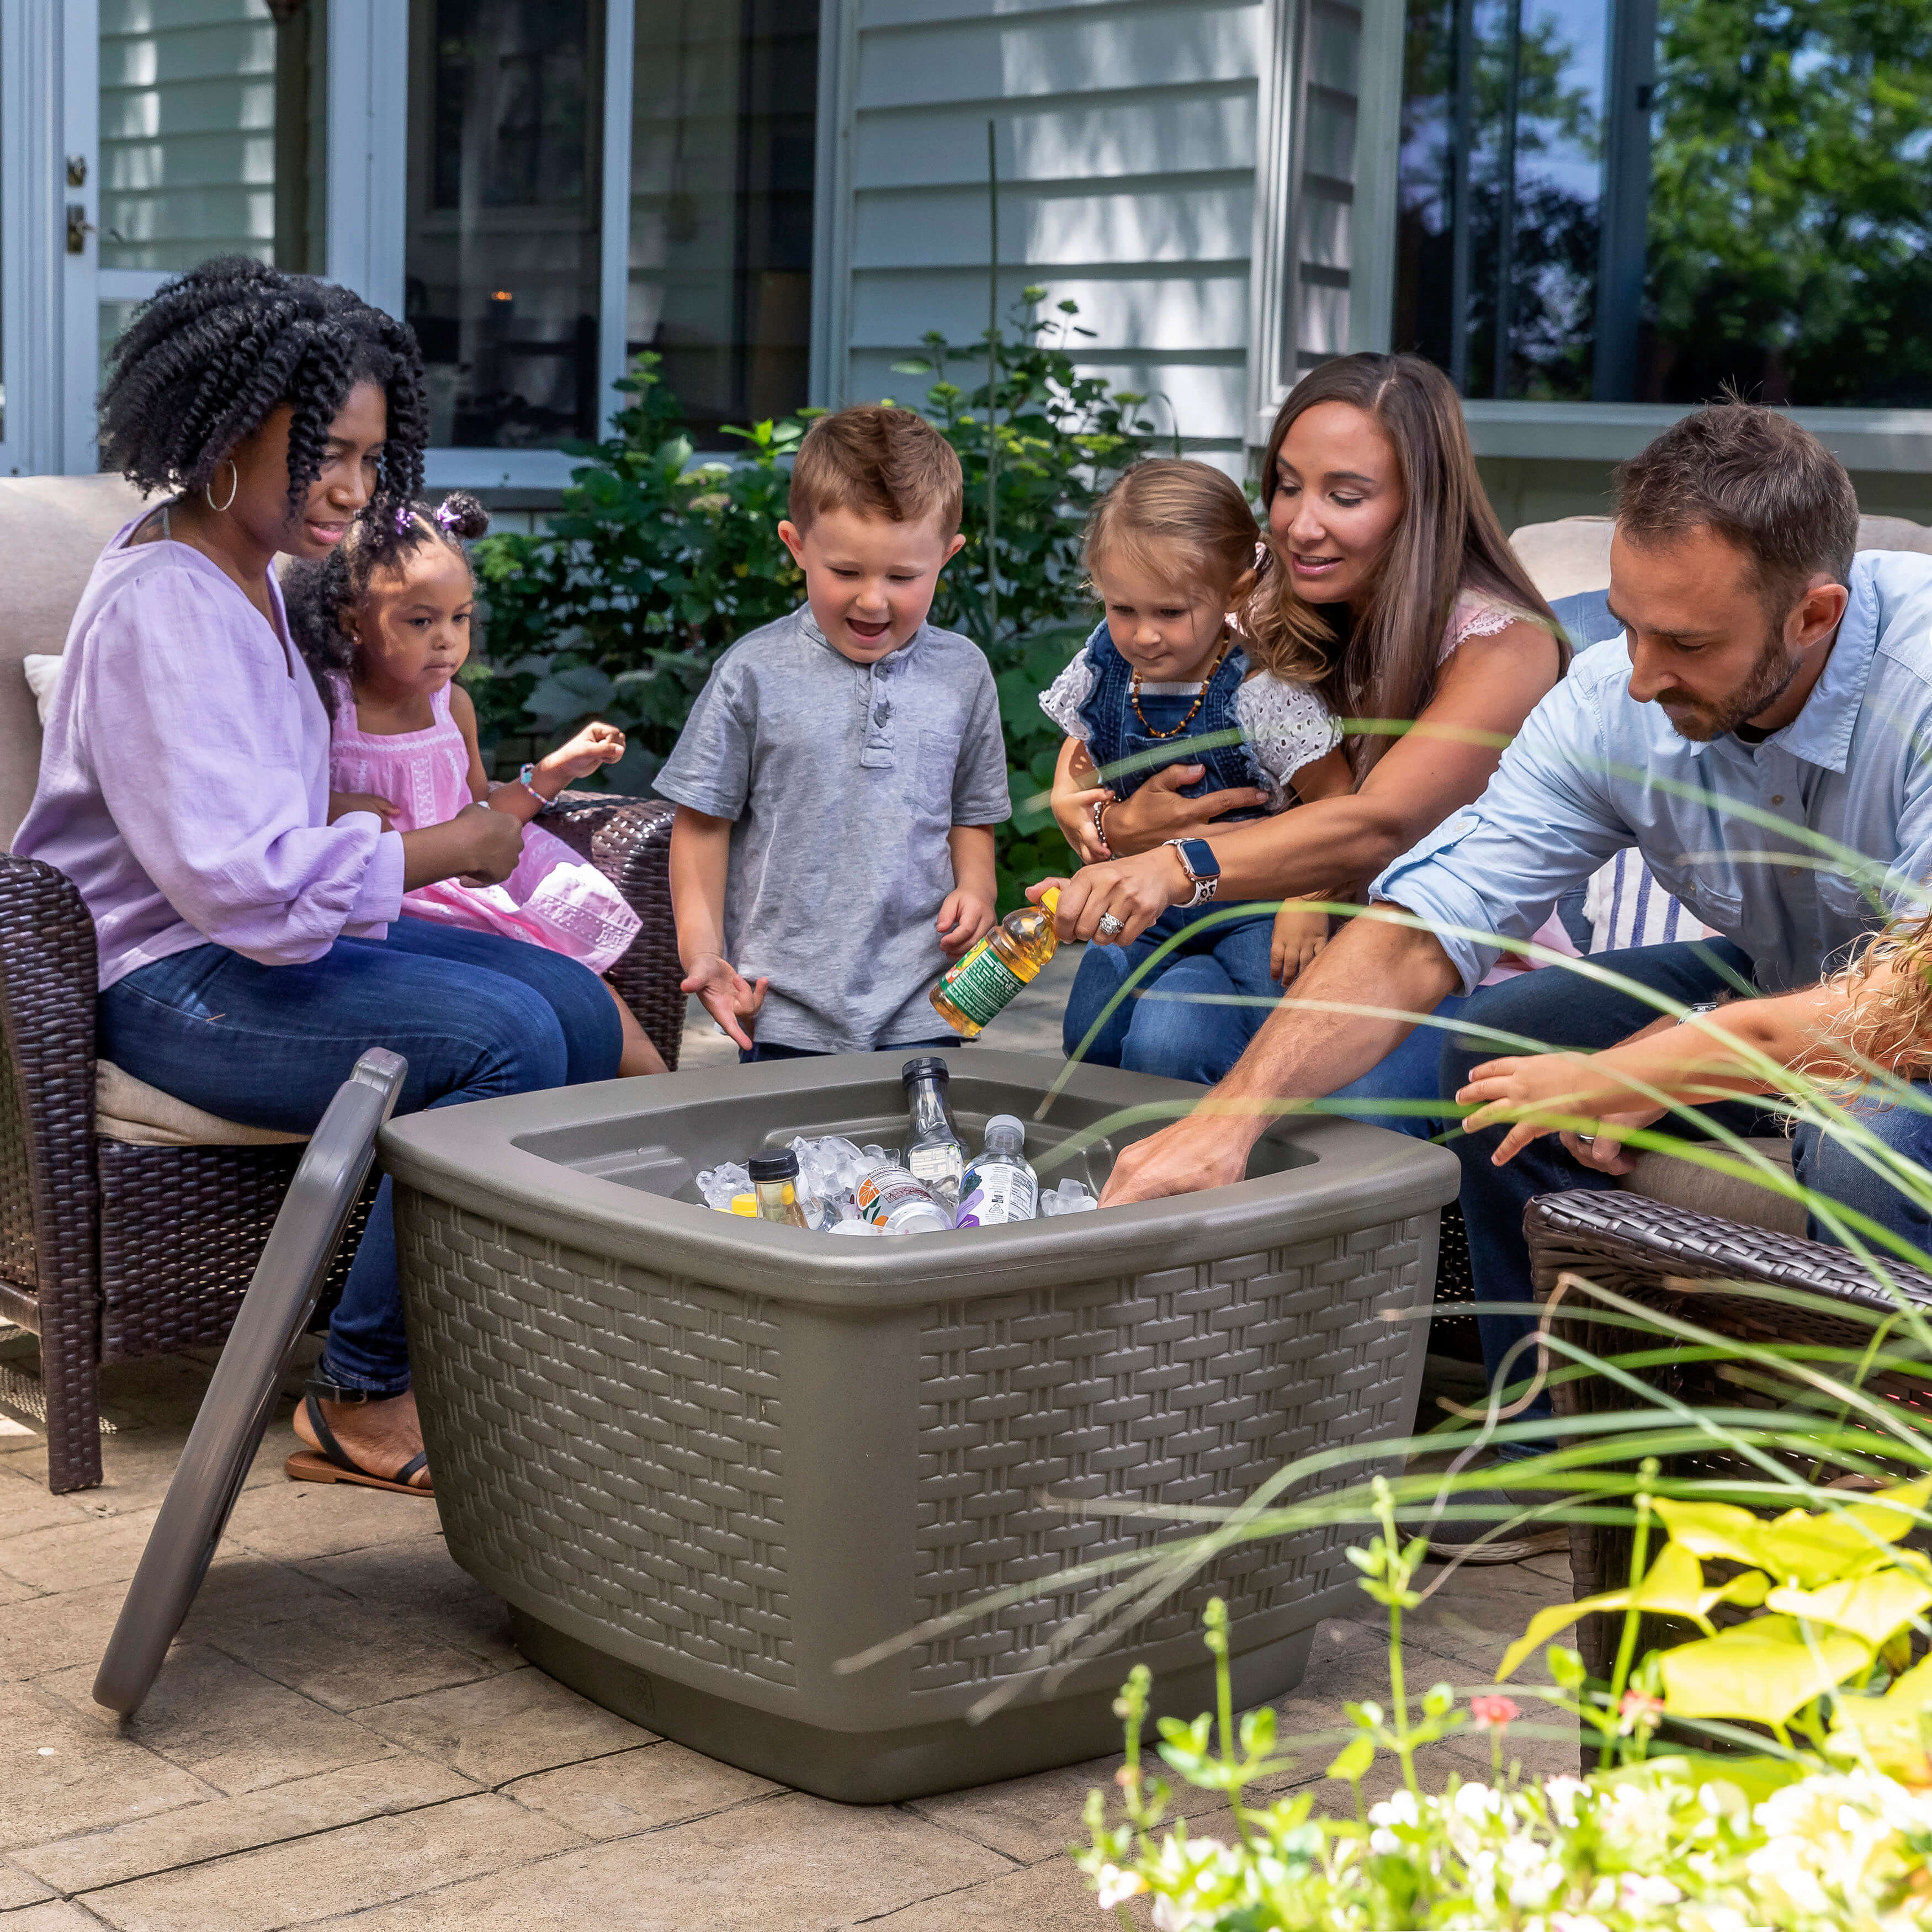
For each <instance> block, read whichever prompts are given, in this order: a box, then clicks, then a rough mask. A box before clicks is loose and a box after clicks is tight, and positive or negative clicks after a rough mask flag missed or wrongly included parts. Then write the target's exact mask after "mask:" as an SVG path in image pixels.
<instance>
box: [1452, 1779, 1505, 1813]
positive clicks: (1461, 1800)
mask: <svg viewBox="0 0 1932 1932" xmlns="http://www.w3.org/2000/svg"><path fill="white" fill-rule="evenodd" d="M1451 1802H1452V1803H1453V1804H1454V1807H1455V1809H1456V1812H1457V1816H1458V1817H1463V1818H1486V1817H1489V1816H1490V1814H1492V1813H1493V1812H1497V1811H1501V1810H1502V1796H1500V1794H1499V1793H1496V1792H1494V1791H1492V1790H1490V1787H1488V1786H1487V1784H1465V1785H1460V1786H1459V1787H1457V1792H1456V1796H1455V1797H1454V1799H1453V1800H1452V1801H1451Z"/></svg>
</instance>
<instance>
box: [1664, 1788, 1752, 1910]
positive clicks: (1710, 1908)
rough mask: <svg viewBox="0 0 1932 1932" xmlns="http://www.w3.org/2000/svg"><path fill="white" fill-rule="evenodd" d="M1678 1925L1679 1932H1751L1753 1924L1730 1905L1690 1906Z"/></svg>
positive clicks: (1686, 1908)
mask: <svg viewBox="0 0 1932 1932" xmlns="http://www.w3.org/2000/svg"><path fill="white" fill-rule="evenodd" d="M1733 1788H1735V1787H1733ZM1677 1923H1678V1926H1679V1932H1751V1921H1750V1920H1749V1919H1748V1918H1746V1917H1745V1915H1744V1914H1743V1913H1742V1912H1739V1911H1737V1910H1736V1909H1734V1908H1733V1907H1732V1906H1728V1905H1688V1906H1685V1908H1684V1910H1683V1912H1682V1914H1681V1915H1679V1918H1678V1921H1677Z"/></svg>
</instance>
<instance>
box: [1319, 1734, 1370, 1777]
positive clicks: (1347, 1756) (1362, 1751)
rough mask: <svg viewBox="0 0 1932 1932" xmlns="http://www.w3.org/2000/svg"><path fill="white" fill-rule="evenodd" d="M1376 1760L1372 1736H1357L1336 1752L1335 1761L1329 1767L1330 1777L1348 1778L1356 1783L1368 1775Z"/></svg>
mask: <svg viewBox="0 0 1932 1932" xmlns="http://www.w3.org/2000/svg"><path fill="white" fill-rule="evenodd" d="M1375 1761H1376V1747H1375V1741H1374V1739H1372V1738H1355V1739H1352V1740H1351V1741H1350V1742H1349V1743H1347V1744H1346V1745H1343V1747H1342V1748H1341V1750H1340V1751H1339V1752H1338V1753H1337V1755H1336V1758H1335V1761H1334V1763H1333V1764H1331V1766H1329V1767H1328V1776H1329V1777H1331V1778H1346V1779H1347V1780H1348V1781H1349V1783H1350V1784H1354V1783H1355V1781H1357V1780H1358V1778H1362V1777H1364V1776H1366V1775H1367V1772H1368V1769H1369V1767H1370V1766H1371V1765H1372V1764H1373V1763H1375Z"/></svg>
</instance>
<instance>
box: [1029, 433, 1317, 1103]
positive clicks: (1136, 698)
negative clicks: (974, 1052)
mask: <svg viewBox="0 0 1932 1932" xmlns="http://www.w3.org/2000/svg"><path fill="white" fill-rule="evenodd" d="M1258 545H1259V531H1258V529H1256V524H1255V519H1254V514H1253V511H1251V510H1250V508H1249V507H1248V503H1247V499H1246V498H1245V497H1244V496H1243V495H1242V493H1241V490H1240V488H1239V487H1238V485H1236V484H1235V482H1234V481H1232V479H1231V478H1229V477H1228V476H1227V475H1225V474H1224V473H1223V472H1222V471H1220V470H1219V469H1214V468H1213V467H1212V466H1211V465H1209V464H1208V463H1195V462H1185V461H1180V460H1174V461H1166V460H1157V461H1150V462H1146V463H1138V464H1136V466H1134V467H1133V469H1130V470H1129V471H1128V472H1127V474H1126V475H1124V476H1123V477H1122V478H1121V480H1120V481H1119V482H1118V483H1117V484H1115V486H1114V487H1113V488H1112V490H1109V492H1108V493H1107V495H1106V496H1105V497H1104V498H1103V499H1102V501H1101V503H1100V507H1099V508H1098V509H1097V510H1096V511H1095V512H1094V520H1093V521H1092V523H1091V525H1090V526H1089V527H1088V535H1087V567H1088V574H1089V576H1090V577H1091V580H1092V581H1093V584H1094V589H1096V591H1097V592H1098V593H1099V595H1100V599H1101V601H1102V602H1103V604H1104V605H1105V606H1106V612H1107V615H1106V618H1105V619H1104V620H1103V622H1101V623H1100V624H1099V625H1097V626H1096V627H1095V629H1094V634H1093V635H1092V636H1091V637H1089V638H1088V640H1087V642H1086V644H1085V646H1084V647H1083V648H1082V650H1081V652H1080V654H1079V656H1077V657H1076V658H1075V659H1074V660H1073V662H1072V663H1071V664H1069V665H1068V666H1067V668H1066V670H1064V671H1062V672H1061V674H1060V676H1058V678H1056V679H1055V680H1054V682H1053V684H1052V686H1051V688H1049V690H1047V691H1046V692H1045V693H1044V694H1043V696H1042V697H1041V698H1040V708H1041V709H1042V710H1043V711H1044V712H1046V715H1048V716H1049V718H1052V720H1053V721H1054V722H1055V724H1058V726H1059V727H1061V730H1064V732H1065V733H1067V739H1066V742H1065V743H1064V744H1063V745H1062V746H1061V752H1060V757H1059V761H1058V766H1057V767H1056V771H1055V781H1054V789H1053V803H1054V816H1055V818H1056V819H1057V820H1058V821H1059V823H1060V826H1061V829H1062V830H1063V831H1064V832H1065V833H1066V834H1067V840H1068V842H1069V843H1070V844H1072V845H1073V847H1074V849H1075V850H1076V852H1078V853H1079V854H1080V856H1081V858H1082V859H1083V860H1084V861H1085V862H1088V863H1090V864H1091V863H1093V862H1095V861H1096V860H1098V859H1104V858H1105V857H1106V856H1108V852H1107V847H1106V836H1105V831H1104V819H1103V811H1104V805H1103V804H1102V803H1100V802H1094V787H1099V786H1104V787H1106V789H1107V790H1109V791H1110V792H1112V794H1113V797H1114V799H1116V800H1118V799H1124V798H1125V797H1127V796H1128V794H1129V793H1131V792H1133V791H1135V790H1138V789H1139V787H1141V786H1142V784H1145V783H1146V782H1147V781H1148V779H1149V778H1151V777H1153V775H1154V773H1155V772H1157V771H1160V770H1162V769H1164V768H1165V767H1166V766H1170V765H1175V764H1190V765H1199V766H1202V775H1201V776H1200V778H1199V779H1198V780H1196V781H1193V783H1191V784H1187V785H1185V786H1184V787H1181V795H1182V796H1184V797H1190V798H1192V797H1199V796H1203V795H1205V793H1209V792H1213V791H1220V790H1226V789H1229V788H1239V789H1242V790H1257V791H1259V792H1260V793H1262V795H1263V797H1264V799H1265V803H1263V804H1262V805H1259V806H1257V807H1256V808H1254V809H1253V810H1252V811H1246V812H1234V813H1230V814H1227V815H1226V817H1223V819H1221V820H1218V821H1217V822H1218V823H1229V822H1231V821H1232V820H1235V819H1237V818H1242V817H1264V816H1266V815H1268V814H1271V813H1274V812H1277V811H1283V810H1285V809H1286V808H1287V807H1288V806H1289V805H1293V804H1296V803H1298V802H1301V801H1302V800H1304V799H1310V798H1317V797H1325V796H1329V795H1330V794H1331V793H1336V792H1340V791H1346V790H1348V789H1349V787H1350V786H1351V785H1352V783H1353V778H1352V774H1351V772H1350V770H1349V763H1348V759H1347V757H1346V754H1345V753H1344V752H1343V751H1342V749H1341V748H1340V747H1341V739H1342V733H1341V727H1340V725H1339V724H1337V721H1336V720H1335V718H1334V716H1333V715H1331V712H1329V710H1328V707H1327V706H1326V705H1325V704H1324V703H1322V700H1321V699H1320V697H1318V696H1317V695H1316V693H1315V692H1314V691H1312V690H1311V689H1310V688H1309V687H1308V686H1307V685H1304V684H1301V683H1297V682H1293V681H1292V680H1290V679H1286V678H1282V677H1278V676H1275V675H1274V673H1271V672H1269V671H1267V670H1259V669H1255V668H1251V667H1250V664H1249V663H1248V661H1247V658H1246V657H1245V656H1244V655H1243V652H1242V650H1241V641H1240V639H1239V638H1238V636H1237V635H1236V634H1235V631H1234V628H1233V627H1232V625H1231V624H1230V622H1229V618H1228V613H1229V611H1230V610H1233V609H1235V608H1236V607H1238V606H1239V605H1240V604H1241V602H1242V601H1243V600H1244V598H1246V596H1247V593H1248V592H1249V590H1250V589H1251V588H1252V587H1253V583H1254V574H1255V562H1256V553H1257V548H1258ZM1327 935H1328V916H1327V915H1326V914H1325V913H1317V912H1313V911H1311V910H1308V909H1307V907H1305V906H1304V905H1301V904H1298V903H1297V902H1295V901H1290V902H1289V904H1286V905H1285V906H1283V907H1281V908H1280V911H1279V913H1277V910H1276V908H1275V907H1274V904H1272V903H1256V904H1254V906H1253V910H1251V911H1247V912H1244V910H1243V909H1242V908H1241V907H1239V906H1232V907H1231V906H1229V905H1227V904H1207V905H1205V906H1201V907H1184V906H1177V907H1172V908H1171V909H1170V910H1169V911H1167V912H1166V913H1163V915H1162V916H1161V917H1160V919H1157V921H1156V922H1154V925H1152V926H1150V927H1149V928H1148V930H1147V931H1146V932H1145V933H1143V934H1142V935H1141V937H1140V938H1139V939H1138V940H1136V941H1135V942H1134V943H1133V944H1132V945H1130V946H1128V947H1125V948H1124V949H1117V948H1109V949H1108V952H1109V954H1110V955H1111V956H1112V963H1113V964H1115V965H1117V966H1118V970H1119V973H1120V975H1121V978H1122V979H1123V980H1124V979H1125V978H1126V977H1127V975H1129V974H1131V973H1132V972H1133V970H1134V969H1135V968H1136V967H1138V966H1139V965H1141V964H1142V962H1143V961H1145V959H1147V958H1148V956H1149V955H1150V954H1151V953H1154V952H1155V951H1156V950H1157V949H1158V948H1160V947H1161V946H1163V944H1166V942H1167V941H1171V940H1172V941H1177V942H1178V943H1176V944H1175V945H1174V946H1173V947H1172V950H1169V952H1167V953H1165V954H1163V956H1162V957H1161V958H1160V960H1159V961H1158V962H1157V964H1155V965H1154V966H1153V967H1152V968H1151V970H1150V971H1148V973H1147V974H1145V975H1144V976H1143V977H1141V978H1140V979H1139V980H1136V981H1135V983H1134V985H1133V988H1132V989H1131V990H1130V992H1129V993H1128V994H1127V998H1124V999H1122V1000H1121V1001H1120V1002H1119V1003H1118V1004H1116V1005H1115V1007H1114V1009H1113V1010H1112V1013H1110V1014H1109V1015H1107V1016H1106V1019H1104V1020H1103V1022H1101V1024H1100V1031H1098V1033H1097V1034H1094V1037H1093V1038H1092V1039H1091V1040H1085V1035H1086V1034H1087V1033H1088V1031H1089V1029H1090V1027H1091V1023H1092V1016H1090V1015H1088V1013H1086V1012H1085V1007H1086V1005H1087V1004H1089V1003H1088V1002H1087V1001H1083V1000H1079V999H1076V1001H1075V1002H1074V1003H1073V1005H1072V1006H1071V1007H1070V1009H1069V1013H1068V1019H1067V1042H1066V1045H1067V1052H1068V1053H1069V1054H1070V1055H1071V1054H1073V1053H1075V1052H1079V1050H1080V1049H1081V1047H1082V1042H1083V1040H1085V1052H1084V1053H1083V1054H1082V1058H1084V1059H1086V1060H1088V1061H1094V1062H1096V1063H1097V1064H1100V1065H1102V1066H1109V1067H1117V1066H1118V1065H1119V1064H1121V1049H1122V1044H1123V1042H1124V1039H1125V1037H1126V1034H1127V1026H1128V1022H1129V1021H1130V1019H1133V1017H1134V1011H1133V1007H1132V1005H1131V1004H1130V1002H1131V1001H1133V1000H1134V999H1136V998H1140V999H1144V1000H1145V999H1163V998H1166V999H1172V1000H1175V1001H1185V1000H1187V999H1189V998H1215V999H1218V1000H1221V1001H1226V1000H1227V999H1228V998H1229V995H1228V993H1227V992H1226V988H1227V987H1228V986H1230V985H1232V989H1233V992H1234V995H1235V998H1236V999H1237V1001H1238V1002H1239V1009H1240V1010H1239V1017H1240V1019H1241V1020H1242V1021H1244V1022H1246V1024H1245V1025H1244V1026H1243V1027H1242V1028H1240V1029H1239V1030H1240V1031H1243V1032H1244V1033H1245V1034H1247V1035H1250V1036H1251V1035H1252V1034H1253V1032H1255V1031H1257V1030H1259V1028H1260V1025H1261V1024H1262V1021H1263V1020H1264V1019H1266V1018H1267V1016H1268V1009H1269V1007H1270V1006H1271V1004H1272V1003H1273V1002H1274V1001H1275V1000H1277V999H1279V998H1280V997H1281V994H1282V992H1283V985H1284V983H1285V982H1286V981H1287V980H1292V979H1293V978H1294V977H1295V974H1297V973H1298V972H1299V971H1301V968H1302V967H1303V966H1304V965H1306V964H1307V962H1308V960H1309V959H1311V958H1312V957H1313V956H1314V953H1315V952H1316V950H1317V949H1318V948H1319V946H1320V945H1321V944H1322V941H1324V940H1325V938H1326V937H1327ZM1083 977H1085V976H1084V975H1083ZM1197 982H1198V983H1199V984H1198V986H1197V985H1196V983H1197ZM1145 1026H1146V1022H1145V1019H1143V1021H1142V1023H1141V1028H1140V1031H1145ZM1076 1033H1077V1034H1078V1035H1079V1037H1076ZM1171 1071H1172V1072H1174V1073H1178V1074H1179V1075H1181V1077H1184V1078H1191V1079H1202V1080H1211V1079H1214V1078H1215V1077H1216V1076H1215V1075H1214V1073H1211V1072H1208V1071H1206V1070H1196V1069H1193V1068H1191V1067H1190V1068H1183V1067H1174V1068H1172V1069H1171Z"/></svg>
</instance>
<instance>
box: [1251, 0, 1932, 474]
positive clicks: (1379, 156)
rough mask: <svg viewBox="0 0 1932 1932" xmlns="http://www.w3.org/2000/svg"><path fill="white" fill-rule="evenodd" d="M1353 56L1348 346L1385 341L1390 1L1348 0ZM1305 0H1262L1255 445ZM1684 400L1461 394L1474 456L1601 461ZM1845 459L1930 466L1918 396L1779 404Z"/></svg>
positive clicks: (1637, 440)
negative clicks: (1887, 404) (1905, 400)
mask: <svg viewBox="0 0 1932 1932" xmlns="http://www.w3.org/2000/svg"><path fill="white" fill-rule="evenodd" d="M1356 3H1357V4H1358V5H1360V6H1361V9H1362V15H1363V33H1362V58H1361V75H1360V81H1359V89H1358V108H1357V120H1356V138H1355V211H1356V216H1357V220H1356V223H1355V233H1354V236H1353V255H1352V263H1351V276H1350V284H1351V286H1350V290H1349V297H1350V318H1349V347H1350V348H1351V349H1356V350H1361V349H1373V350H1387V349H1388V347H1389V346H1390V340H1389V338H1390V332H1391V328H1392V326H1393V323H1394V297H1395V245H1396V197H1397V162H1398V145H1399V142H1400V138H1401V126H1402V80H1403V71H1402V70H1403V30H1404V20H1405V14H1406V7H1405V6H1404V5H1403V0H1356ZM1307 4H1308V0H1265V28H1264V31H1265V40H1264V64H1263V67H1262V89H1261V103H1260V105H1261V117H1260V122H1259V136H1260V138H1259V142H1258V152H1257V154H1256V236H1255V246H1254V258H1253V260H1254V287H1253V298H1252V311H1253V333H1252V335H1251V338H1250V340H1251V343H1252V347H1251V350H1250V364H1249V392H1248V393H1249V398H1250V416H1249V420H1250V425H1251V430H1250V434H1251V435H1252V437H1253V441H1254V443H1255V444H1256V446H1260V445H1262V444H1265V443H1266V442H1267V440H1268V431H1269V429H1270V428H1271V425H1272V424H1273V422H1274V415H1275V412H1276V411H1277V410H1278V409H1279V408H1280V406H1281V403H1282V400H1283V398H1284V397H1285V396H1286V394H1287V392H1288V386H1287V385H1286V384H1285V383H1282V382H1281V381H1280V380H1279V377H1278V376H1277V371H1280V369H1281V368H1283V366H1284V361H1285V353H1286V350H1288V349H1289V348H1291V347H1292V342H1291V341H1289V339H1288V336H1287V332H1288V330H1289V326H1290V319H1289V315H1288V314H1287V308H1288V303H1287V301H1286V296H1287V292H1288V288H1289V277H1288V268H1289V255H1290V252H1291V251H1292V245H1293V243H1292V238H1293V236H1294V235H1295V214H1296V208H1295V181H1294V179H1293V166H1294V163H1293V157H1294V155H1295V151H1296V144H1295V131H1296V130H1295V126H1294V114H1295V103H1296V101H1298V98H1299V95H1300V79H1301V77H1300V74H1299V71H1298V68H1299V57H1300V50H1301V22H1302V20H1303V17H1304V9H1305V7H1306V6H1307ZM1694 407H1695V405H1694V404H1658V403H1609V402H1601V403H1600V402H1575V403H1532V402H1511V401H1493V400H1490V399H1487V398H1469V399H1466V400H1465V401H1464V403H1463V419H1464V421H1465V422H1466V423H1467V425H1468V426H1469V441H1470V445H1471V446H1472V448H1473V449H1474V450H1475V453H1476V454H1477V455H1478V456H1488V457H1508V458H1528V459H1532V460H1559V461H1570V462H1586V463H1616V462H1620V461H1621V460H1622V459H1623V458H1625V457H1628V456H1633V455H1635V454H1636V453H1637V452H1638V451H1639V450H1640V449H1643V446H1644V445H1645V444H1646V443H1649V441H1650V440H1652V437H1655V436H1657V435H1658V434H1660V433H1661V432H1662V431H1664V430H1666V429H1667V428H1669V427H1670V425H1672V424H1673V423H1674V422H1677V421H1679V419H1681V418H1682V417H1684V416H1688V415H1689V414H1690V413H1691V410H1692V409H1693V408H1694ZM1782 413H1784V415H1786V416H1789V417H1790V419H1792V421H1793V422H1796V423H1798V424H1799V425H1801V426H1802V428H1806V429H1808V430H1809V431H1811V433H1812V434H1814V436H1816V437H1818V438H1819V440H1820V441H1821V442H1823V443H1824V444H1825V445H1826V447H1827V448H1828V449H1830V450H1832V452H1833V453H1834V454H1835V455H1836V456H1837V457H1838V460H1840V461H1841V463H1843V464H1844V465H1845V466H1846V469H1852V470H1866V471H1873V472H1888V473H1891V474H1894V475H1926V474H1928V473H1932V409H1928V410H1886V409H1855V408H1823V409H1805V408H1793V409H1787V410H1784V411H1783V412H1782Z"/></svg>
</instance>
